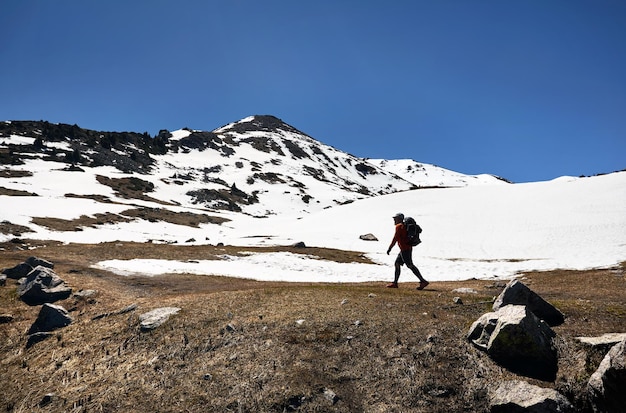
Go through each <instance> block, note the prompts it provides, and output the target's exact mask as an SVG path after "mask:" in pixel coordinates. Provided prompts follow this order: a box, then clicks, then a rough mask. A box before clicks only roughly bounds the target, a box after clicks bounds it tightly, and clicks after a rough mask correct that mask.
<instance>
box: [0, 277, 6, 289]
mask: <svg viewBox="0 0 626 413" xmlns="http://www.w3.org/2000/svg"><path fill="white" fill-rule="evenodd" d="M6 284H7V276H6V275H5V274H2V275H0V287H3V286H5V285H6Z"/></svg>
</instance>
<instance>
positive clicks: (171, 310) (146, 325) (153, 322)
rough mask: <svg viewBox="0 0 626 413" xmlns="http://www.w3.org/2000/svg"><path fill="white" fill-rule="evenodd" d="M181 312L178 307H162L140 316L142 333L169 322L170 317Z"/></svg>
mask: <svg viewBox="0 0 626 413" xmlns="http://www.w3.org/2000/svg"><path fill="white" fill-rule="evenodd" d="M179 311H180V308H178V307H161V308H157V309H154V310H152V311H149V312H147V313H144V314H141V315H140V316H139V321H140V325H139V326H140V328H141V331H149V330H154V329H155V328H157V327H159V326H160V325H162V324H163V323H165V322H166V321H167V320H169V318H170V316H171V315H173V314H176V313H178V312H179Z"/></svg>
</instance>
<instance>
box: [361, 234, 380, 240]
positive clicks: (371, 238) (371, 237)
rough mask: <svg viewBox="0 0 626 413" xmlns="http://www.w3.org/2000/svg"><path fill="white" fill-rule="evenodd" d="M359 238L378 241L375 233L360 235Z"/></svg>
mask: <svg viewBox="0 0 626 413" xmlns="http://www.w3.org/2000/svg"><path fill="white" fill-rule="evenodd" d="M359 239H361V240H363V241H378V238H376V235H374V234H363V235H361V236H359Z"/></svg>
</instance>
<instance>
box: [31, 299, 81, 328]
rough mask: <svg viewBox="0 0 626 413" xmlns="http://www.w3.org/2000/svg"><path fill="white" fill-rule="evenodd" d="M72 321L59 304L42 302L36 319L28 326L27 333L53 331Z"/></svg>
mask: <svg viewBox="0 0 626 413" xmlns="http://www.w3.org/2000/svg"><path fill="white" fill-rule="evenodd" d="M71 323H72V317H70V315H69V314H68V312H67V310H66V309H65V308H63V307H61V306H60V305H54V304H44V305H43V306H42V307H41V310H39V315H38V316H37V319H36V320H35V322H34V323H33V325H31V326H30V329H29V330H28V334H34V333H41V332H49V331H54V330H56V329H58V328H62V327H66V326H68V325H70V324H71Z"/></svg>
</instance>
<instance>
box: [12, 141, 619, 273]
mask: <svg viewBox="0 0 626 413" xmlns="http://www.w3.org/2000/svg"><path fill="white" fill-rule="evenodd" d="M185 133H188V132H184V131H180V132H176V133H175V134H174V136H175V138H177V139H180V138H182V137H184V136H185ZM13 141H14V142H13V143H16V142H24V144H28V143H30V140H29V139H26V138H21V137H19V138H18V137H15V138H14V139H13ZM1 143H2V142H0V144H1ZM244 149H245V148H239V150H240V151H243V150H244ZM183 155H184V156H183ZM208 156H210V154H209V153H208V152H197V151H191V152H189V153H187V154H176V155H173V154H168V155H164V156H161V157H157V163H158V165H159V168H160V169H158V171H161V172H159V173H156V174H155V175H153V176H152V177H151V179H152V182H153V183H154V185H155V191H154V193H151V194H150V195H151V196H155V197H156V198H157V199H160V200H176V201H177V202H178V205H176V206H166V207H167V208H168V209H170V210H172V211H176V212H184V211H188V212H194V213H206V214H208V215H212V216H220V217H224V218H228V219H230V220H231V221H228V222H226V223H224V224H221V225H217V224H202V225H200V227H199V228H192V227H188V226H181V225H174V224H169V223H163V222H148V221H144V220H134V221H132V222H128V223H115V224H104V225H99V226H98V227H97V228H83V230H82V231H66V232H58V231H51V230H49V229H47V228H45V227H40V226H37V225H35V224H33V223H32V222H31V219H32V218H33V217H56V218H62V219H73V218H78V217H80V216H81V215H88V216H93V215H94V214H97V213H106V212H110V213H119V212H121V211H123V210H125V209H129V208H134V207H136V206H138V205H139V206H148V207H152V208H163V207H165V206H164V205H162V204H157V203H154V202H150V201H139V200H137V199H132V200H129V199H123V198H119V197H117V196H116V195H115V193H114V192H113V190H112V189H111V188H110V187H107V186H103V185H97V184H96V185H94V182H95V178H94V176H95V175H96V174H98V175H103V176H109V177H123V176H129V174H123V173H121V172H120V171H118V170H116V169H114V168H111V167H98V168H88V167H84V168H83V169H84V170H85V172H69V171H65V170H62V169H63V168H64V167H65V166H66V164H63V163H54V162H49V161H48V162H44V161H42V160H38V159H31V160H28V161H27V163H26V164H25V165H21V166H19V167H14V168H13V169H24V170H28V171H31V172H32V173H33V175H32V176H30V177H20V178H8V177H0V187H3V188H7V189H12V190H22V191H27V192H34V193H36V194H37V195H38V196H37V197H33V196H6V195H0V221H8V222H10V223H12V224H18V225H25V226H28V227H30V228H31V229H33V231H35V232H32V233H25V234H24V235H23V236H24V237H25V238H32V239H54V240H60V241H63V242H68V243H69V242H74V243H98V242H109V241H119V242H130V241H134V242H147V241H152V242H176V243H177V244H179V245H181V244H182V245H192V244H209V243H210V244H214V245H215V244H217V243H219V242H222V243H224V244H226V245H236V246H263V245H268V246H271V245H290V244H293V243H295V242H298V241H302V242H304V243H305V244H306V245H307V246H315V247H326V248H337V249H344V250H353V251H360V252H362V253H363V254H366V255H367V256H368V257H370V258H371V259H372V260H373V261H374V262H376V264H357V263H351V264H340V263H335V262H329V261H324V260H320V259H317V258H316V257H309V256H306V255H302V254H291V253H286V252H281V253H256V254H247V255H245V256H242V257H234V256H227V255H224V256H223V259H222V260H211V261H208V260H202V258H203V257H198V258H197V260H194V261H193V262H177V261H167V260H146V259H141V258H137V259H134V260H127V261H123V260H110V261H103V262H100V263H98V264H97V265H96V266H97V267H99V268H104V269H108V270H111V271H114V272H116V273H120V274H143V275H146V276H154V275H157V274H170V273H197V274H212V275H224V276H231V277H241V278H251V279H257V280H279V281H292V282H345V283H348V282H370V281H390V280H391V279H392V278H393V262H394V259H395V256H396V254H397V252H398V249H397V247H395V248H394V250H393V252H392V254H391V255H389V256H388V255H386V254H385V252H386V250H387V247H388V246H389V242H390V241H391V238H392V235H393V230H394V228H393V220H392V218H391V217H392V216H393V215H394V214H395V213H397V212H403V213H404V214H405V215H407V216H412V217H413V218H415V219H416V221H417V222H418V223H419V224H420V226H421V227H422V228H423V233H422V235H421V238H422V244H420V245H419V246H417V247H415V248H414V251H413V258H414V262H415V263H416V265H417V266H418V267H419V268H420V270H421V272H422V274H423V275H424V277H425V278H426V279H428V280H429V281H442V280H461V279H469V278H504V279H506V278H511V277H513V276H515V275H516V274H518V273H520V272H523V271H530V270H550V269H590V268H607V267H612V266H615V265H617V264H619V263H620V262H623V261H626V172H616V173H612V174H608V175H601V176H595V177H588V178H573V177H562V178H558V179H555V180H553V181H547V182H535V183H524V184H505V183H503V182H502V181H501V180H498V179H496V178H495V177H492V176H489V175H478V176H467V175H462V174H454V173H453V174H449V173H446V170H443V169H441V168H439V169H437V168H436V167H433V166H432V165H425V164H417V163H416V162H414V161H378V162H373V164H374V165H377V166H379V167H381V168H382V169H385V166H387V167H389V168H390V169H386V170H387V171H389V172H391V173H394V174H396V175H399V176H401V177H402V178H404V179H406V180H407V181H410V182H413V183H414V182H415V180H414V179H416V178H415V175H413V176H412V178H411V176H407V175H406V174H404V175H403V172H406V171H407V167H408V166H411V168H409V169H411V170H410V171H409V172H411V171H413V172H414V171H415V170H416V168H417V167H416V166H415V165H419V166H420V167H421V168H422V169H419V168H417V170H418V171H421V172H420V173H422V175H423V174H424V173H426V174H427V175H428V176H429V177H430V178H432V179H433V180H432V181H427V180H426V181H424V179H421V178H420V179H421V180H420V181H419V182H420V183H422V184H420V185H418V186H422V187H428V186H432V185H437V186H446V187H447V188H428V189H417V190H411V191H404V192H399V193H393V194H387V195H380V196H375V197H369V198H364V199H358V200H356V201H354V202H352V203H349V204H345V205H335V206H332V207H326V206H324V207H311V208H310V209H308V210H304V209H303V208H302V202H301V200H299V199H298V200H297V202H296V199H295V198H294V194H288V193H285V194H284V195H283V196H270V195H269V194H270V192H269V189H268V196H267V197H266V199H264V202H263V203H262V204H261V205H257V206H255V208H262V209H263V210H271V211H272V214H268V215H267V217H264V218H255V217H254V215H255V214H254V212H255V211H252V213H250V212H248V213H247V214H239V213H233V212H223V211H222V212H219V211H218V212H216V211H209V210H207V209H205V208H204V207H202V206H197V205H194V204H191V203H190V202H182V201H181V200H183V199H184V191H187V190H189V188H185V189H181V186H180V185H178V184H174V183H171V182H169V181H168V180H172V176H173V174H174V173H179V174H180V173H184V171H185V164H187V165H193V164H194V162H197V163H204V164H208V165H211V164H217V163H218V162H220V161H222V159H219V158H214V159H208V158H207V157H208ZM239 156H250V157H252V156H258V155H255V154H254V153H252V151H250V153H249V154H246V153H242V154H239ZM333 156H337V157H338V156H339V152H337V153H336V154H334V155H333ZM194 158H198V159H196V160H194ZM370 162H372V161H370ZM390 165H391V166H393V167H390ZM282 166H283V167H285V168H286V170H287V171H289V170H291V169H290V168H294V169H293V171H294V174H295V173H296V172H295V171H296V169H295V166H296V165H295V164H294V165H291V164H287V161H286V160H285V161H283V165H282ZM243 172H244V171H243V170H241V171H239V170H238V169H237V168H232V169H226V166H224V176H228V180H229V182H230V181H231V180H232V181H237V182H239V181H242V180H244V174H243ZM447 172H450V171H447ZM237 173H241V176H236V174H237ZM140 177H141V178H142V179H148V178H147V177H146V176H145V175H141V176H140ZM370 178H371V179H382V177H377V176H374V177H370ZM305 182H306V184H307V185H308V187H309V188H313V186H314V185H316V184H317V185H319V184H318V183H316V182H314V181H313V180H311V179H309V180H308V181H305ZM424 182H426V183H425V184H424ZM269 185H270V184H268V188H269ZM377 185H384V181H382V180H381V182H380V184H378V183H377ZM257 188H258V186H257ZM313 189H315V188H313ZM320 190H321V189H320ZM329 192H332V191H329ZM68 193H72V194H79V195H96V194H97V195H103V196H107V197H109V198H110V199H111V200H114V201H115V202H116V203H101V202H97V201H95V200H92V199H86V198H73V197H66V196H65V195H66V194H68ZM317 196H318V199H322V202H321V205H327V204H331V203H332V202H331V201H332V200H333V199H334V197H335V194H332V193H328V194H327V198H326V199H324V198H323V197H320V196H319V192H318V193H317ZM256 212H258V213H259V214H260V213H261V212H262V211H261V209H259V211H256ZM368 233H371V234H374V235H375V236H376V237H377V238H378V239H379V241H363V240H360V239H359V236H360V235H363V234H368ZM10 238H12V236H11V235H4V234H0V241H7V240H9V239H10ZM192 239H193V241H192ZM146 248H150V244H146ZM303 251H304V252H306V249H305V250H303ZM403 281H406V282H408V281H411V282H414V281H417V279H416V278H415V277H414V276H413V274H411V273H410V271H408V270H407V269H406V268H404V269H403V271H402V275H401V277H400V282H403Z"/></svg>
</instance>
